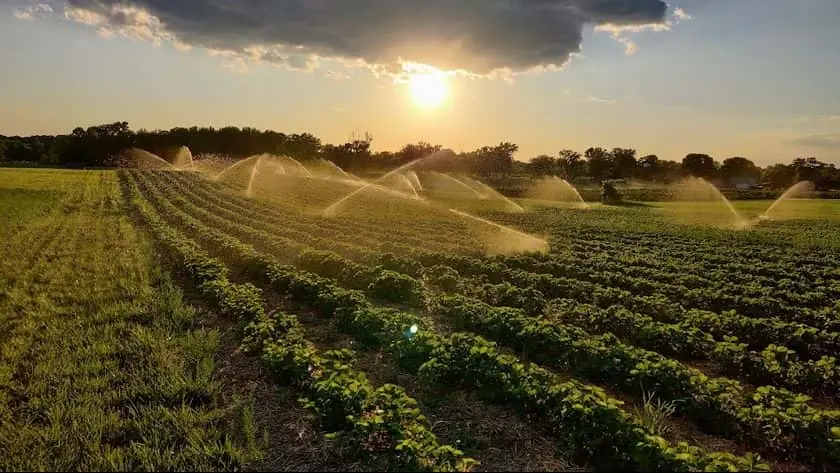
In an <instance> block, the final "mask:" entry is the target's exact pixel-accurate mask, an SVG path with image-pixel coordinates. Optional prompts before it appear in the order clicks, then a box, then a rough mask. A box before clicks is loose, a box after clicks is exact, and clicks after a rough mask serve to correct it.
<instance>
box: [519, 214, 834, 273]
mask: <svg viewBox="0 0 840 473" xmlns="http://www.w3.org/2000/svg"><path fill="white" fill-rule="evenodd" d="M503 218H504V217H503ZM552 234H554V235H556V236H557V237H558V238H562V237H567V238H570V239H571V240H572V241H574V242H579V243H584V242H585V244H586V245H587V248H588V249H589V250H596V251H597V249H598V248H604V249H611V248H618V249H622V247H623V248H628V249H636V248H641V249H643V254H648V255H650V256H656V257H659V256H663V257H671V258H677V259H679V258H684V257H693V258H694V259H688V260H687V261H688V262H689V264H704V265H706V264H708V265H713V267H721V268H723V269H726V270H731V271H733V272H743V273H747V274H756V275H764V276H770V277H773V278H775V277H778V276H782V277H784V276H785V275H787V274H788V271H789V270H790V268H802V269H804V270H806V271H807V272H808V273H809V274H813V275H815V276H820V277H824V278H826V279H832V280H840V272H838V270H837V269H836V268H835V267H833V266H832V265H831V261H832V259H833V258H834V257H835V256H834V254H833V252H832V251H830V250H821V249H819V248H807V250H798V251H797V250H796V249H795V248H791V247H789V246H784V245H779V244H776V245H767V244H766V242H762V243H761V244H758V245H750V244H748V243H744V242H739V244H738V245H724V244H722V241H721V240H720V239H715V238H710V239H708V240H704V239H699V238H695V237H691V238H688V237H685V236H683V235H669V234H668V232H661V233H660V232H654V233H644V232H632V233H631V232H620V231H613V230H610V229H606V228H602V227H599V228H585V227H582V228H575V229H574V232H573V233H569V229H568V228H563V227H558V226H554V227H552ZM747 262H749V263H747Z"/></svg>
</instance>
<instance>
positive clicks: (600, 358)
mask: <svg viewBox="0 0 840 473" xmlns="http://www.w3.org/2000/svg"><path fill="white" fill-rule="evenodd" d="M214 224H222V222H219V221H216V222H214ZM193 225H201V224H200V223H199V222H197V221H193ZM228 228H230V229H231V231H233V232H235V233H236V228H237V225H236V224H232V223H231V224H229V225H228ZM239 228H241V227H239ZM242 231H244V232H245V233H246V234H252V235H253V234H254V233H255V231H254V230H252V229H251V230H248V229H243V230H242ZM256 233H257V234H259V232H256ZM261 238H262V239H263V240H266V239H269V238H270V237H269V236H266V235H262V237H261ZM318 258H321V260H320V261H321V263H320V264H315V263H317V261H318ZM305 259H307V260H309V261H310V268H311V269H314V270H316V271H320V272H323V274H325V275H328V276H330V277H334V278H336V279H338V280H341V281H344V282H348V281H359V280H364V279H366V278H363V277H359V276H360V275H363V274H364V273H363V271H365V270H367V271H371V269H370V268H365V267H361V269H360V267H359V265H356V264H353V263H351V262H346V261H343V260H342V259H341V258H340V257H338V256H337V255H332V256H330V255H328V254H326V255H323V254H318V253H308V256H307V257H306V258H305ZM374 271H375V270H374ZM404 282H406V281H405V280H404ZM403 287H407V288H411V289H412V290H416V288H417V287H418V284H406V285H405V286H403ZM383 292H385V293H387V292H388V291H383ZM393 292H397V291H393ZM401 297H403V296H401ZM398 299H399V298H398ZM465 300H466V301H467V302H471V303H477V304H481V303H479V302H477V301H474V300H472V301H470V300H468V299H465ZM488 307H489V306H488ZM499 310H502V311H511V312H510V313H517V312H516V311H515V310H514V309H509V308H499ZM523 316H524V314H522V313H519V314H518V317H520V318H521V317H523ZM531 320H532V321H533V320H534V319H531ZM543 325H545V324H543ZM561 328H563V329H565V328H564V327H561ZM523 330H524V329H523ZM568 330H574V329H571V328H568ZM490 335H491V336H492V332H491V333H490ZM496 335H498V334H496ZM574 335H575V337H576V338H577V339H580V340H581V341H582V342H583V343H584V345H583V346H584V347H586V346H587V345H586V343H587V342H588V343H589V349H590V351H589V352H588V353H589V354H588V355H587V356H589V357H590V359H591V360H590V362H589V363H590V364H593V363H600V362H606V363H607V366H611V363H612V362H611V361H610V360H612V359H613V358H614V357H611V356H610V355H609V353H607V354H606V355H605V353H604V352H603V351H604V350H605V349H606V348H608V347H613V346H616V345H615V343H614V342H615V340H613V339H611V338H604V337H591V336H589V335H588V334H586V333H585V332H582V331H578V332H576V333H574ZM493 338H496V337H493ZM499 338H500V339H502V340H506V341H507V340H510V337H499ZM616 349H617V350H620V352H621V353H623V355H622V356H623V358H624V359H625V360H626V363H624V364H623V365H622V366H624V367H625V368H622V367H621V366H618V367H612V368H613V370H614V373H613V375H612V376H613V377H618V378H621V379H625V380H629V381H626V382H625V384H624V385H623V387H624V388H625V389H627V390H628V391H629V392H633V390H634V389H635V388H636V387H637V386H638V384H637V382H636V381H641V380H642V379H646V380H647V381H648V383H647V384H648V385H649V384H651V383H650V381H651V378H653V380H655V381H656V382H657V383H660V384H669V383H670V384H677V385H679V384H685V383H686V380H687V379H691V378H693V377H699V379H700V381H699V382H698V384H697V385H693V386H691V387H696V386H698V385H699V386H700V387H704V386H703V384H704V380H708V383H706V384H708V385H709V386H705V387H706V388H707V389H706V391H709V390H711V391H714V387H715V386H718V385H721V386H724V387H727V388H729V389H728V390H725V392H721V393H714V394H715V395H716V396H717V398H718V399H717V400H718V402H719V401H720V399H722V398H725V397H727V396H733V395H734V394H739V396H738V397H739V398H740V397H741V396H740V393H742V392H743V390H742V389H741V387H740V385H738V384H737V382H734V381H731V380H725V379H720V380H716V379H708V378H706V377H705V376H704V375H703V374H702V373H700V372H699V371H697V370H692V369H689V368H686V367H684V366H682V365H680V364H679V363H677V362H675V361H673V360H668V359H666V358H664V357H661V356H659V355H657V354H654V353H650V352H647V351H645V350H640V349H637V348H635V347H629V346H624V345H618V346H617V348H616ZM577 356H582V355H581V354H580V353H579V354H578V355H577ZM633 360H635V365H639V366H646V364H647V365H652V366H654V367H656V366H658V365H659V366H661V365H664V366H665V369H662V368H660V371H661V372H660V373H657V370H651V373H646V372H645V371H644V370H642V373H641V376H642V377H639V375H638V373H637V374H636V375H635V376H634V373H633V371H634V370H635V369H636V367H635V366H634V362H633ZM572 365H574V366H583V365H581V364H579V363H578V364H572ZM581 369H582V368H581ZM580 373H581V374H583V375H586V376H592V377H593V378H594V379H600V380H603V379H604V378H599V377H598V376H594V375H593V373H591V372H587V371H585V370H584V371H581V372H580ZM644 376H647V378H644ZM657 376H661V378H659V379H657ZM762 390H763V391H762V392H766V393H767V396H765V404H766V403H768V402H770V403H775V404H777V405H788V407H789V408H791V409H794V408H796V409H799V410H800V411H801V410H802V408H804V409H805V410H804V414H805V415H811V414H815V415H816V416H817V418H818V419H819V415H820V412H821V411H818V410H815V409H811V408H810V407H808V406H807V397H796V396H794V395H792V394H791V393H789V392H787V391H784V390H776V389H775V388H762ZM682 394H686V393H685V392H683V393H682ZM715 395H710V396H709V397H710V398H714V397H715ZM776 395H778V396H776ZM776 398H778V399H776ZM794 398H795V402H794ZM713 400H714V399H713ZM737 400H738V399H736V401H737ZM753 401H756V400H755V399H754V398H753V399H747V400H744V401H743V403H738V402H736V406H735V407H734V408H733V410H735V409H737V408H740V409H741V412H739V414H741V416H740V418H739V417H737V416H734V415H730V422H729V424H730V425H736V427H737V428H733V429H732V430H731V431H730V432H729V433H730V434H731V435H733V436H736V437H737V436H738V435H741V432H743V431H749V430H750V429H752V431H753V435H754V436H756V437H759V436H760V435H759V433H760V432H762V426H757V425H755V424H757V423H758V422H759V421H762V422H764V425H765V426H766V425H770V426H772V425H774V424H776V425H781V427H780V428H785V429H787V428H788V427H790V426H791V425H790V424H785V423H784V422H783V421H780V419H779V418H774V417H773V415H772V414H773V413H772V408H771V409H770V411H768V412H769V414H770V415H769V417H767V418H762V416H760V415H756V414H753V417H755V418H757V419H749V418H747V417H746V416H745V415H744V411H745V410H746V411H749V410H756V409H755V408H757V407H761V404H760V403H758V402H754V403H753V404H750V403H751V402H753ZM703 402H710V401H709V400H708V399H704V401H703ZM740 404H743V405H740ZM744 406H749V407H744ZM701 407H702V405H701ZM686 413H687V414H689V415H692V417H695V418H696V419H697V420H698V421H701V422H702V421H704V420H708V419H709V417H708V412H707V411H703V410H702V409H700V408H698V409H695V410H694V411H691V410H686ZM720 416H721V414H719V415H718V417H720ZM797 420H798V421H800V423H802V422H805V423H806V424H807V422H809V420H808V419H797ZM739 422H740V423H745V424H746V425H741V424H739ZM817 423H819V421H817ZM707 427H718V426H717V425H713V424H707ZM817 427H818V426H817ZM807 428H811V426H808V427H807ZM823 430H824V432H823V433H822V436H821V438H822V439H823V440H822V444H823V447H822V452H823V455H824V454H825V452H826V450H827V447H826V445H827V444H828V442H827V441H826V439H827V438H828V437H827V436H828V430H825V429H823ZM795 442H800V444H798V445H800V446H799V447H797V449H798V450H802V449H805V448H810V447H811V445H810V444H809V442H811V439H810V433H809V432H807V429H805V430H803V431H802V432H800V435H797V439H795ZM819 442H820V440H819V437H818V440H817V443H819ZM756 443H757V444H759V445H762V444H761V442H760V441H758V440H757V441H756ZM795 445H796V444H794V446H795ZM763 446H765V447H768V448H772V449H776V450H782V451H784V450H786V449H791V448H794V447H793V446H791V445H781V444H778V443H776V444H774V441H767V442H765V443H764V444H763Z"/></svg>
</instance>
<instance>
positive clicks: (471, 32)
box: [53, 0, 684, 75]
mask: <svg viewBox="0 0 840 473" xmlns="http://www.w3.org/2000/svg"><path fill="white" fill-rule="evenodd" d="M53 3H54V4H55V5H58V4H59V2H58V0H55V1H54V2H53ZM65 6H66V8H65V15H66V16H67V17H68V18H69V19H72V20H75V21H81V22H83V23H87V24H90V22H91V21H93V20H94V19H95V21H96V23H95V24H96V25H97V26H98V27H100V28H104V29H106V30H108V31H112V32H115V33H119V34H123V35H126V36H132V37H137V38H142V39H147V40H151V41H154V42H157V43H160V42H163V41H178V42H180V43H183V44H184V45H189V46H193V47H200V48H206V49H212V50H224V51H231V52H233V53H235V54H237V55H240V56H242V57H246V58H248V59H253V60H257V61H265V62H271V63H275V64H280V65H283V66H286V67H291V68H294V69H301V70H308V69H309V68H310V67H317V64H318V63H319V62H320V61H321V60H324V59H336V60H341V61H344V60H349V61H362V62H363V63H364V64H365V65H366V66H369V67H377V68H380V69H382V70H384V71H386V72H393V71H395V70H399V67H400V64H401V63H402V62H413V63H423V64H428V65H432V66H435V67H437V68H440V69H444V70H462V71H465V72H467V73H471V74H479V75H486V74H490V73H493V72H497V71H512V72H524V71H529V70H532V69H535V68H538V69H539V68H548V69H551V68H554V67H559V66H562V65H564V64H565V63H566V62H567V61H568V60H569V58H570V56H571V55H573V54H576V53H578V52H579V51H580V50H581V43H582V41H583V34H582V33H583V29H584V26H585V25H595V26H598V25H609V27H610V28H614V29H618V30H620V31H622V32H623V33H629V32H633V31H641V30H645V29H654V30H656V29H658V30H662V29H667V28H668V26H669V24H670V23H671V20H669V19H668V18H669V17H668V14H667V11H668V7H667V4H666V3H665V2H664V1H662V0H458V1H453V0H423V1H420V0H352V1H351V0H68V1H67V3H66V4H65ZM683 14H684V12H682V13H681V15H683ZM103 19H104V21H102V20H103ZM625 44H626V43H625ZM634 47H635V46H633V47H632V48H631V47H630V46H628V48H629V49H633V48H634Z"/></svg>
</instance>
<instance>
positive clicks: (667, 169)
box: [659, 160, 686, 184]
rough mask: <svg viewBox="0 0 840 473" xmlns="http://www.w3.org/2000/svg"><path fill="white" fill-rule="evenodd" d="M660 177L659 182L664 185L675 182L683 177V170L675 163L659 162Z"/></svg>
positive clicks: (680, 165)
mask: <svg viewBox="0 0 840 473" xmlns="http://www.w3.org/2000/svg"><path fill="white" fill-rule="evenodd" d="M659 169H660V171H659V172H660V177H659V180H660V181H662V182H664V183H665V184H669V183H671V182H676V181H678V180H680V179H682V178H683V177H685V175H686V173H685V169H683V166H682V164H681V163H678V162H676V161H662V160H660V161H659Z"/></svg>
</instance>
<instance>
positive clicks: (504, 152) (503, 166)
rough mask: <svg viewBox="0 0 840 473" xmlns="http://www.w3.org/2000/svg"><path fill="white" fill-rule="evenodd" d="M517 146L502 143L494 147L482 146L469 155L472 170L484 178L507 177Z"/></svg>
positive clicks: (517, 149)
mask: <svg viewBox="0 0 840 473" xmlns="http://www.w3.org/2000/svg"><path fill="white" fill-rule="evenodd" d="M517 151H519V146H517V145H515V144H513V143H508V142H503V143H499V144H498V145H496V146H484V147H482V148H479V149H477V150H475V151H473V152H472V153H471V158H472V160H473V164H474V169H475V171H476V172H478V173H479V174H483V175H485V176H489V175H493V174H496V175H498V174H501V175H508V174H510V171H511V169H512V168H513V155H514V153H516V152H517Z"/></svg>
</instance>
